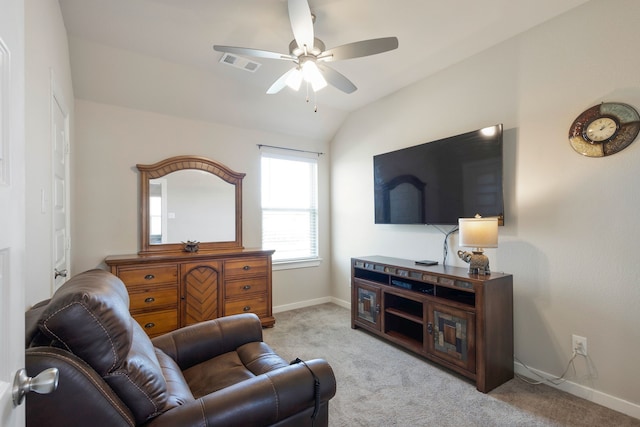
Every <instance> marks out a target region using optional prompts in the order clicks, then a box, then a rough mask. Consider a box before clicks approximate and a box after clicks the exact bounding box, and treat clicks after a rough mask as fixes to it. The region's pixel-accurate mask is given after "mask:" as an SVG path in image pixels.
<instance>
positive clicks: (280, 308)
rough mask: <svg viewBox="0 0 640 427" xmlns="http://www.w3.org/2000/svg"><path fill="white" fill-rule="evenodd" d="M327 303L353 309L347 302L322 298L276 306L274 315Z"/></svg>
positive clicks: (332, 298)
mask: <svg viewBox="0 0 640 427" xmlns="http://www.w3.org/2000/svg"><path fill="white" fill-rule="evenodd" d="M327 303H333V304H336V305H339V306H340V307H344V308H346V309H350V308H351V304H350V303H349V302H347V301H344V300H341V299H338V298H334V297H322V298H316V299H310V300H306V301H298V302H295V303H293V304H284V305H278V306H274V307H273V313H274V314H276V313H282V312H284V311H289V310H296V309H298V308H305V307H311V306H314V305H320V304H327Z"/></svg>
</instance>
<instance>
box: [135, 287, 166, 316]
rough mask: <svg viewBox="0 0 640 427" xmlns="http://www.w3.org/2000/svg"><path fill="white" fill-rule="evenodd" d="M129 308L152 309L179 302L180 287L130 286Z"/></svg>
mask: <svg viewBox="0 0 640 427" xmlns="http://www.w3.org/2000/svg"><path fill="white" fill-rule="evenodd" d="M128 291H129V310H130V311H134V310H150V309H151V310H152V309H155V308H157V307H162V306H174V307H176V306H177V304H178V287H177V285H173V286H163V287H146V286H144V287H143V286H138V287H129V288H128Z"/></svg>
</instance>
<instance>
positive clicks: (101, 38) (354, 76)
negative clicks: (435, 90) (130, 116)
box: [59, 0, 587, 140]
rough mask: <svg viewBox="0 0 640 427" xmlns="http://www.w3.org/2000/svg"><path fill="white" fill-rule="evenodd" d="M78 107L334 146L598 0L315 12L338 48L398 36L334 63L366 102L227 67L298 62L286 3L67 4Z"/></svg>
mask: <svg viewBox="0 0 640 427" xmlns="http://www.w3.org/2000/svg"><path fill="white" fill-rule="evenodd" d="M59 1H60V5H61V9H62V14H63V18H64V22H65V25H66V28H67V32H68V36H69V42H70V52H71V67H72V75H73V80H74V94H75V96H76V98H80V99H87V100H93V101H97V102H106V103H110V104H115V105H122V106H125V107H131V108H139V109H145V110H150V111H155V112H159V113H163V114H170V115H176V116H182V117H187V118H194V119H198V120H210V121H215V122H221V123H227V124H230V125H234V126H242V127H244V128H255V129H262V130H268V131H275V132H282V133H286V134H292V135H304V136H307V137H309V138H311V139H317V140H327V139H330V138H331V137H332V136H333V134H334V133H335V132H336V130H337V129H338V128H339V126H340V125H341V123H342V122H343V121H344V119H345V118H346V116H347V115H348V114H349V112H351V111H353V110H356V109H358V108H361V107H363V106H365V105H367V104H369V103H371V102H373V101H375V100H377V99H380V98H382V97H384V96H386V95H389V94H391V93H393V92H395V91H397V90H398V89H400V88H403V87H405V86H407V85H410V84H411V83H414V82H416V81H419V80H421V79H423V78H425V77H427V76H429V75H431V74H433V73H436V72H438V71H440V70H442V69H444V68H446V67H448V66H450V65H452V64H454V63H456V62H459V61H461V60H463V59H465V58H467V57H469V56H471V55H474V54H477V53H479V52H481V51H483V50H485V49H487V48H489V47H491V46H493V45H496V44H497V43H500V42H501V41H503V40H506V39H508V38H511V37H513V36H514V35H516V34H518V33H521V32H523V31H526V30H528V29H530V28H532V27H534V26H536V25H538V24H540V23H542V22H544V21H546V20H549V19H551V18H553V17H554V16H557V15H559V14H561V13H564V12H566V11H567V10H569V9H572V8H574V7H576V6H578V5H580V4H582V3H585V2H586V1H587V0H439V1H435V0H309V4H310V8H311V11H312V13H314V14H315V15H316V23H315V35H316V37H317V38H319V39H321V40H323V41H324V43H325V45H326V46H327V48H331V47H335V46H339V45H342V44H346V43H350V42H355V41H360V40H364V39H371V38H378V37H388V36H396V37H398V39H399V48H398V49H396V50H394V51H391V52H386V53H382V54H379V55H375V56H369V57H365V58H358V59H351V60H345V61H337V62H332V63H331V64H330V65H331V67H333V68H335V69H336V70H337V71H339V72H341V73H342V74H344V75H345V76H347V77H348V78H349V79H350V80H351V81H353V82H354V83H355V85H356V86H357V87H358V90H357V91H356V92H354V93H352V94H345V93H343V92H340V91H339V90H337V89H334V88H332V87H328V88H326V89H324V90H322V91H320V92H319V93H318V95H317V98H316V100H315V103H317V105H318V112H316V113H314V111H313V110H314V109H313V106H314V101H313V100H312V101H311V102H310V103H308V104H307V103H306V102H305V91H304V90H301V91H300V92H293V91H292V90H290V89H288V88H287V89H285V90H283V91H282V92H280V93H278V94H276V95H266V94H265V91H266V90H267V88H268V87H269V86H270V85H271V84H272V83H273V82H274V81H275V80H276V79H277V78H278V77H279V76H280V75H281V74H283V73H284V72H285V71H287V70H288V69H289V68H290V67H291V63H290V62H287V61H279V60H269V59H257V58H252V60H254V61H256V62H259V63H260V64H262V65H261V67H260V68H259V69H258V70H257V71H256V72H255V73H250V72H248V71H245V70H241V69H237V68H234V67H231V66H228V65H225V64H221V63H219V62H218V61H219V59H220V57H221V56H222V54H221V53H220V52H215V51H214V50H213V49H212V46H213V45H214V44H220V45H229V46H240V47H251V48H256V49H264V50H270V51H276V52H282V53H288V46H289V42H290V41H291V40H292V39H293V35H292V32H291V26H290V24H289V19H288V15H287V2H286V0H59Z"/></svg>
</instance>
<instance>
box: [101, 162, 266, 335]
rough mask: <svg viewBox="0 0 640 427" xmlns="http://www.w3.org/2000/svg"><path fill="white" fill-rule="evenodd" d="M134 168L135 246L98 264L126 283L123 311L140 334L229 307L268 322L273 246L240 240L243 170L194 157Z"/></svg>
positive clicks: (219, 312)
mask: <svg viewBox="0 0 640 427" xmlns="http://www.w3.org/2000/svg"><path fill="white" fill-rule="evenodd" d="M137 168H138V171H139V173H140V194H141V197H140V212H141V219H140V224H141V227H140V230H141V232H140V242H141V248H140V251H139V252H138V254H131V255H113V256H109V257H107V258H106V259H105V262H106V264H107V265H108V266H109V267H110V269H111V272H112V273H113V274H115V275H117V276H118V277H120V279H121V280H122V281H123V282H124V284H125V285H126V286H127V289H128V291H129V297H130V308H129V309H130V311H131V314H132V315H133V317H134V318H135V319H136V320H137V321H138V323H140V325H141V326H142V327H143V328H144V329H145V331H146V332H147V334H149V335H150V336H157V335H160V334H163V333H166V332H168V331H171V330H174V329H177V328H179V327H182V326H187V325H190V324H193V323H197V322H202V321H205V320H209V319H215V318H217V317H221V316H227V315H231V314H237V313H255V314H257V315H258V316H259V317H260V319H261V321H262V325H263V326H266V327H270V326H273V324H274V323H275V319H274V317H273V314H272V300H271V255H272V254H273V251H272V250H262V249H247V248H244V247H243V245H242V179H243V178H244V176H245V174H244V173H239V172H234V171H233V170H231V169H229V168H228V167H226V166H225V165H223V164H221V163H218V162H216V161H214V160H210V159H207V158H204V157H196V156H177V157H171V158H168V159H166V160H163V161H160V162H158V163H154V164H151V165H137ZM192 237H197V239H198V240H189V239H190V238H192Z"/></svg>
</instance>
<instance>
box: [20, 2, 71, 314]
mask: <svg viewBox="0 0 640 427" xmlns="http://www.w3.org/2000/svg"><path fill="white" fill-rule="evenodd" d="M25 43H26V56H25V74H26V75H25V80H26V85H25V121H26V131H25V137H26V150H27V152H26V154H27V159H28V160H27V169H26V226H27V234H26V255H27V263H28V268H27V269H26V279H27V289H26V304H27V305H31V304H33V303H35V302H38V301H40V300H42V299H45V298H48V297H50V296H51V293H52V290H53V264H52V255H51V253H52V246H53V245H52V217H51V189H52V186H53V185H52V172H51V165H52V158H51V153H52V145H51V138H52V132H51V99H52V85H53V84H55V85H57V87H58V91H59V95H60V96H61V97H62V98H63V99H64V101H65V103H66V107H67V108H68V109H69V112H70V123H71V128H73V102H74V97H73V88H72V84H71V70H70V65H69V48H68V43H67V33H66V30H65V27H64V23H63V21H62V15H61V13H60V6H59V4H58V2H57V0H26V1H25ZM71 141H72V144H73V137H71ZM43 194H44V199H45V201H44V210H43V209H42V206H41V205H42V195H43Z"/></svg>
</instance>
